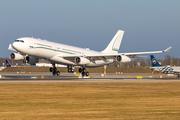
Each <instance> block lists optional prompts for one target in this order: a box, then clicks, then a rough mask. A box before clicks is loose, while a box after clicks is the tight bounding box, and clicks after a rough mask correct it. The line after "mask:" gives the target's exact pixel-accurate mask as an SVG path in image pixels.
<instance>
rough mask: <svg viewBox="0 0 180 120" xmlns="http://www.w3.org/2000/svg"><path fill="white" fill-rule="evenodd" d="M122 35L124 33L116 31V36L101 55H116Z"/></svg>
mask: <svg viewBox="0 0 180 120" xmlns="http://www.w3.org/2000/svg"><path fill="white" fill-rule="evenodd" d="M123 35H124V31H122V30H118V31H117V33H116V35H115V36H114V37H113V39H112V40H111V42H110V43H109V45H108V46H107V47H106V49H104V50H103V51H102V53H118V51H119V48H120V45H121V41H122V38H123Z"/></svg>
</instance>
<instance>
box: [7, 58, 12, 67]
mask: <svg viewBox="0 0 180 120" xmlns="http://www.w3.org/2000/svg"><path fill="white" fill-rule="evenodd" d="M6 67H11V64H10V63H9V61H8V60H7V59H6Z"/></svg>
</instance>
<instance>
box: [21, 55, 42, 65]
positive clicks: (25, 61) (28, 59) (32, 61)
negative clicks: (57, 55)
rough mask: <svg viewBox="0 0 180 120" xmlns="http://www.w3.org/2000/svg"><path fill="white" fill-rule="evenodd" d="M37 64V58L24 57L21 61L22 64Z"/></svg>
mask: <svg viewBox="0 0 180 120" xmlns="http://www.w3.org/2000/svg"><path fill="white" fill-rule="evenodd" d="M38 62H39V59H38V58H35V57H29V56H26V57H25V59H24V60H23V63H29V64H33V63H38Z"/></svg>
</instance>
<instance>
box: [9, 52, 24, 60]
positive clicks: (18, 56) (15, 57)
mask: <svg viewBox="0 0 180 120" xmlns="http://www.w3.org/2000/svg"><path fill="white" fill-rule="evenodd" d="M10 58H11V59H12V60H23V59H24V56H23V55H21V54H19V53H11V54H10Z"/></svg>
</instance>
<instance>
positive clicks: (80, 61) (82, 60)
mask: <svg viewBox="0 0 180 120" xmlns="http://www.w3.org/2000/svg"><path fill="white" fill-rule="evenodd" d="M74 62H75V63H76V64H78V65H86V64H88V63H90V60H88V59H87V58H84V57H76V58H75V59H74Z"/></svg>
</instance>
